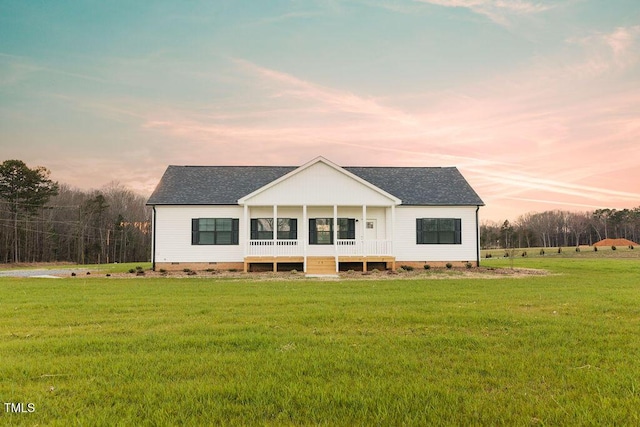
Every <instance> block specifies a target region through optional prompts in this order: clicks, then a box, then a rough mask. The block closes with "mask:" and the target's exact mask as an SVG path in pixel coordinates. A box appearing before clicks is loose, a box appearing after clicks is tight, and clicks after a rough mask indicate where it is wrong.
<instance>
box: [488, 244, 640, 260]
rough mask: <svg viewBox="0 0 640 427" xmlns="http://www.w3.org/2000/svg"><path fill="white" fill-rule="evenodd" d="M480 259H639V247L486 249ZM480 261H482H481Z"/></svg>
mask: <svg viewBox="0 0 640 427" xmlns="http://www.w3.org/2000/svg"><path fill="white" fill-rule="evenodd" d="M480 254H481V257H482V258H485V257H486V256H487V254H489V255H491V256H492V257H504V256H505V254H508V255H509V256H512V254H513V255H515V256H516V257H522V254H525V256H527V257H533V258H537V257H545V258H640V246H634V248H633V249H631V248H629V247H628V246H616V247H615V249H612V247H610V246H601V247H598V248H597V250H596V248H595V247H594V246H579V247H578V250H576V247H575V246H569V247H567V246H562V247H560V248H558V247H554V248H518V249H487V250H482V251H480ZM481 261H482V260H481Z"/></svg>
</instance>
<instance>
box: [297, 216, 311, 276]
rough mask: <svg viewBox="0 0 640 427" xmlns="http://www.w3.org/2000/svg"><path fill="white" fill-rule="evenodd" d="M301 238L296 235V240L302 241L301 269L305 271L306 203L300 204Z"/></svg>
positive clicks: (306, 239) (307, 234) (307, 233)
mask: <svg viewBox="0 0 640 427" xmlns="http://www.w3.org/2000/svg"><path fill="white" fill-rule="evenodd" d="M300 228H302V239H300V238H299V237H298V240H301V241H302V263H303V265H302V271H304V272H305V273H306V272H307V244H308V241H309V231H308V228H309V224H308V221H307V205H302V227H298V229H300Z"/></svg>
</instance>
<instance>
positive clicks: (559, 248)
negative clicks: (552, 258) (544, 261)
mask: <svg viewBox="0 0 640 427" xmlns="http://www.w3.org/2000/svg"><path fill="white" fill-rule="evenodd" d="M558 253H559V254H561V253H562V247H561V246H558Z"/></svg>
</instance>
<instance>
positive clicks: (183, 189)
mask: <svg viewBox="0 0 640 427" xmlns="http://www.w3.org/2000/svg"><path fill="white" fill-rule="evenodd" d="M297 168H298V167H297V166H175V165H171V166H169V167H168V168H167V170H166V171H165V173H164V175H163V176H162V178H161V180H160V182H159V183H158V186H157V187H156V189H155V191H154V192H153V194H152V195H151V197H150V198H149V200H148V202H147V204H148V205H236V204H237V203H238V200H239V199H241V198H242V197H244V196H246V195H248V194H251V193H252V192H254V191H256V190H258V189H260V188H262V187H264V186H265V185H267V184H269V183H271V182H273V181H275V180H277V179H279V178H281V177H283V176H284V175H286V174H288V173H290V172H292V171H294V170H295V169H297ZM343 169H345V170H347V171H349V172H350V173H352V174H354V175H356V176H358V177H360V178H361V179H363V180H365V181H367V182H369V183H371V184H373V185H374V186H376V187H378V188H380V189H382V190H384V191H385V192H387V193H389V194H392V195H393V196H395V197H397V198H399V199H400V200H402V204H403V205H419V206H420V205H422V206H482V205H484V202H483V201H482V199H480V197H479V196H478V194H477V193H476V192H475V191H474V190H473V188H471V186H470V185H469V183H468V182H467V181H466V180H465V178H464V177H463V176H462V174H461V173H460V172H459V171H458V169H457V168H455V167H343Z"/></svg>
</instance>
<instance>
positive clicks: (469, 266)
mask: <svg viewBox="0 0 640 427" xmlns="http://www.w3.org/2000/svg"><path fill="white" fill-rule="evenodd" d="M464 266H465V267H467V270H468V269H470V268H471V267H473V264H471V263H470V262H468V261H467V263H466V264H465V265H464Z"/></svg>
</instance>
